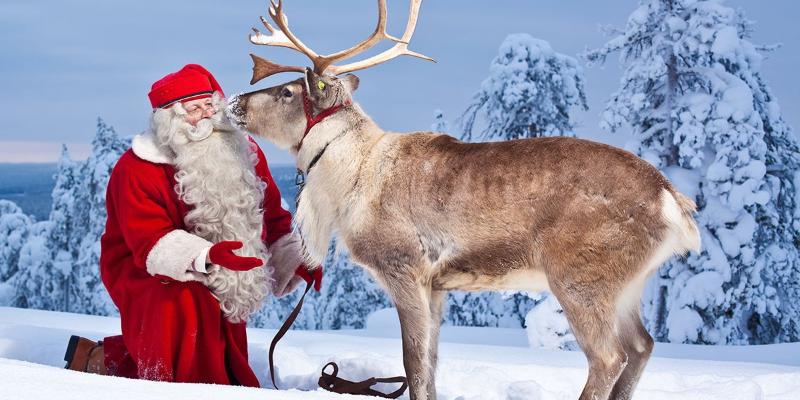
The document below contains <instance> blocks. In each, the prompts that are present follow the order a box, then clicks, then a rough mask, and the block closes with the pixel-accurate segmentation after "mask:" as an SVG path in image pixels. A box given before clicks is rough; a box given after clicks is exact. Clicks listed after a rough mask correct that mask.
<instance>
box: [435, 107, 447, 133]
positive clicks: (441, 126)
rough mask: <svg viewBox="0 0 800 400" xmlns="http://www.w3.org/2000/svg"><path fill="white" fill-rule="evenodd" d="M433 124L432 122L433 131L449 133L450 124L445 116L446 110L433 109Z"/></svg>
mask: <svg viewBox="0 0 800 400" xmlns="http://www.w3.org/2000/svg"><path fill="white" fill-rule="evenodd" d="M433 119H434V120H433V124H431V131H432V132H440V133H449V132H450V124H449V123H448V122H447V120H446V119H445V118H444V111H442V110H439V109H436V110H434V111H433Z"/></svg>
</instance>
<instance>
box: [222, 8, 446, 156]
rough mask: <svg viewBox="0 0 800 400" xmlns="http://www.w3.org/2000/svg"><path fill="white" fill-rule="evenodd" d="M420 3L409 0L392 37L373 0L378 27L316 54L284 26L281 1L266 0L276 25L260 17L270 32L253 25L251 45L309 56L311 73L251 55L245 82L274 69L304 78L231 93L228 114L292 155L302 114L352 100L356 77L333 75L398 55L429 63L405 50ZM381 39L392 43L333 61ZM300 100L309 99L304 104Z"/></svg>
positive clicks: (304, 117)
mask: <svg viewBox="0 0 800 400" xmlns="http://www.w3.org/2000/svg"><path fill="white" fill-rule="evenodd" d="M421 3H422V0H411V2H410V10H409V17H408V23H407V24H406V29H405V32H404V33H403V36H402V37H401V38H399V39H398V38H395V37H393V36H391V35H389V34H388V33H386V19H387V18H386V16H387V11H386V0H378V25H377V26H376V27H375V30H374V32H373V33H372V34H371V35H370V36H369V37H368V38H367V39H365V40H363V41H362V42H360V43H358V44H356V45H355V46H353V47H351V48H349V49H346V50H342V51H340V52H337V53H333V54H328V55H319V54H317V53H316V52H314V50H312V49H311V48H309V47H308V46H306V45H305V44H304V43H303V42H302V41H300V39H299V38H297V37H296V36H295V35H294V34H293V33H292V32H291V31H290V30H289V24H288V19H287V18H286V15H285V14H284V12H283V3H282V1H281V0H270V5H269V10H268V13H269V16H270V17H271V19H272V21H273V22H274V23H275V25H277V29H276V28H274V27H273V26H272V25H270V23H269V22H267V20H266V18H264V17H261V22H262V24H263V25H264V27H265V28H266V29H267V30H268V31H269V32H270V34H269V35H265V34H263V33H261V32H260V31H259V30H258V29H255V28H253V34H251V35H250V41H251V42H252V43H253V44H258V45H267V46H279V47H286V48H290V49H292V50H296V51H299V52H301V53H303V54H305V55H306V56H307V57H308V58H309V59H310V60H311V62H312V63H313V65H314V68H313V71H312V70H311V69H309V68H303V67H298V66H284V65H279V64H275V63H273V62H271V61H268V60H265V59H263V58H261V57H258V56H256V55H253V54H251V55H250V56H251V57H252V58H253V77H252V79H251V80H250V84H251V85H252V84H255V83H256V82H258V81H260V80H261V79H264V78H266V77H268V76H270V75H273V74H276V73H279V72H304V73H305V76H304V77H303V78H301V79H297V80H294V81H291V82H288V83H284V84H282V85H278V86H273V87H271V88H267V89H263V90H259V91H255V92H250V93H246V94H243V95H239V96H236V97H234V98H232V99H231V101H230V103H229V107H228V114H229V115H230V116H231V119H233V120H234V121H237V122H238V123H239V125H240V126H241V127H243V128H244V129H246V130H248V131H250V132H253V133H255V134H257V135H259V136H263V137H265V138H267V139H269V140H270V141H272V142H274V143H275V144H276V145H278V146H279V147H281V148H284V149H289V150H292V151H293V152H294V153H296V152H297V151H298V150H299V146H300V143H301V142H302V139H303V137H304V135H305V134H306V133H307V128H308V124H307V121H308V119H307V116H308V115H311V116H315V115H317V113H319V112H323V111H324V110H329V109H331V108H332V107H336V106H337V105H341V104H348V103H349V102H351V101H352V100H351V94H352V92H353V91H354V90H356V88H357V87H358V78H356V77H355V76H354V75H350V74H348V75H345V76H343V77H341V78H339V77H337V76H338V75H341V74H345V73H347V72H351V71H356V70H360V69H364V68H368V67H371V66H373V65H377V64H380V63H383V62H386V61H388V60H390V59H392V58H395V57H398V56H401V55H410V56H413V57H419V58H422V59H425V60H429V61H433V59H432V58H430V57H427V56H424V55H422V54H419V53H416V52H414V51H411V50H409V49H408V42H409V40H410V39H411V36H412V35H413V34H414V28H415V27H416V25H417V17H418V15H419V7H420V5H421ZM384 39H388V40H391V41H394V42H395V44H394V46H392V47H391V48H389V49H387V50H385V51H383V52H381V53H379V54H376V55H374V56H372V57H369V58H366V59H364V60H360V61H356V62H353V63H349V64H346V65H334V64H333V63H335V62H338V61H341V60H344V59H346V58H350V57H353V56H355V55H358V54H360V53H362V52H364V51H366V50H368V49H370V48H371V47H373V46H375V44H377V43H378V42H380V41H381V40H384ZM304 93H305V94H304ZM304 98H305V99H307V101H308V103H309V104H307V105H305V106H304Z"/></svg>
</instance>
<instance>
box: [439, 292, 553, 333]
mask: <svg viewBox="0 0 800 400" xmlns="http://www.w3.org/2000/svg"><path fill="white" fill-rule="evenodd" d="M535 297H536V296H529V295H528V294H527V293H514V292H461V291H453V292H450V293H448V294H447V300H446V302H445V306H444V317H443V318H444V322H445V323H446V324H448V325H459V326H497V327H502V328H523V327H525V315H526V314H528V312H529V311H530V310H531V309H532V308H533V307H534V306H535V305H536V303H537V300H536V299H535Z"/></svg>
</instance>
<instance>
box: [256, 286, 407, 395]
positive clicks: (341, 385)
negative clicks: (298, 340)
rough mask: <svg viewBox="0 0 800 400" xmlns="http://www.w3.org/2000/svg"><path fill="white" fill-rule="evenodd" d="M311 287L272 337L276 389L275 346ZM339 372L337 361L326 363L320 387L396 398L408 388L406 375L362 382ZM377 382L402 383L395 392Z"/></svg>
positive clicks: (271, 366) (272, 376) (272, 374)
mask: <svg viewBox="0 0 800 400" xmlns="http://www.w3.org/2000/svg"><path fill="white" fill-rule="evenodd" d="M311 287H312V284H311V283H310V282H309V283H308V285H307V286H306V290H305V292H303V295H302V296H301V297H300V301H298V302H297V305H296V306H295V307H294V309H293V310H292V312H291V313H290V314H289V316H288V317H286V321H284V323H283V325H281V327H280V329H278V333H276V334H275V337H273V338H272V343H270V345H269V377H270V379H272V386H274V387H275V389H278V385H277V383H276V382H275V362H274V358H273V355H274V353H275V346H276V345H277V344H278V341H279V340H281V338H283V335H285V334H286V332H288V331H289V328H291V327H292V324H293V323H294V321H295V320H296V319H297V315H298V314H300V308H302V307H303V301H305V298H306V295H307V294H308V292H309V291H310V290H311ZM328 367H332V368H333V372H332V373H327V372H325V370H326V369H327V368H328ZM338 374H339V366H338V365H336V363H335V362H329V363H327V364H325V366H324V367H322V373H321V375H320V377H319V380H318V381H317V383H318V384H319V387H321V388H323V389H325V390H327V391H330V392H334V393H341V394H357V395H366V396H375V397H383V398H386V399H396V398H398V397H400V396H401V395H402V394H403V393H404V392H405V391H406V388H408V382H407V380H406V377H404V376H394V377H391V378H369V379H366V380H363V381H360V382H352V381H348V380H346V379H342V378H339V377H338V376H337V375H338ZM376 383H400V384H401V386H400V388H399V389H397V390H395V391H394V392H391V393H383V392H379V391H377V390H375V389H372V385H375V384H376Z"/></svg>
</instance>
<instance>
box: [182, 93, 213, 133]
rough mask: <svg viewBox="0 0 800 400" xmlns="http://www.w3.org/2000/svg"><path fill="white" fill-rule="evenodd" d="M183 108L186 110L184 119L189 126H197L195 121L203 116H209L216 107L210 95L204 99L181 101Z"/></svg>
mask: <svg viewBox="0 0 800 400" xmlns="http://www.w3.org/2000/svg"><path fill="white" fill-rule="evenodd" d="M183 109H184V110H186V116H185V118H184V121H186V122H187V123H188V124H189V125H191V126H197V123H198V122H200V121H201V120H203V119H205V118H211V116H213V115H214V114H215V113H216V112H217V109H216V107H215V106H214V102H213V101H212V100H211V98H210V97H208V98H205V99H197V100H189V101H187V102H185V103H183Z"/></svg>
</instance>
